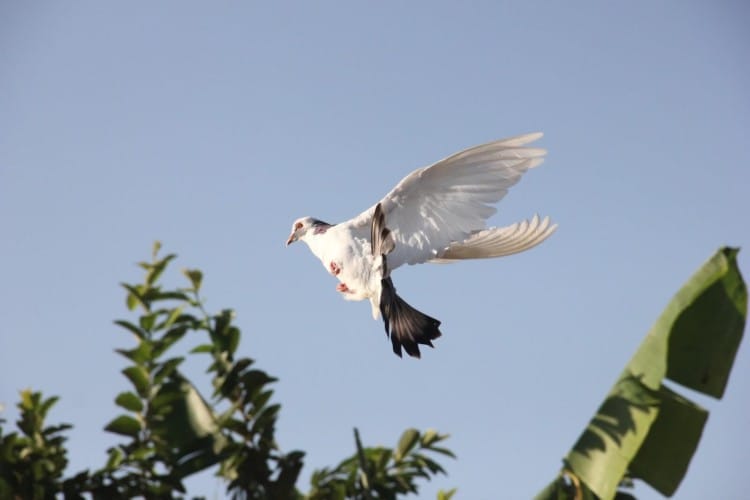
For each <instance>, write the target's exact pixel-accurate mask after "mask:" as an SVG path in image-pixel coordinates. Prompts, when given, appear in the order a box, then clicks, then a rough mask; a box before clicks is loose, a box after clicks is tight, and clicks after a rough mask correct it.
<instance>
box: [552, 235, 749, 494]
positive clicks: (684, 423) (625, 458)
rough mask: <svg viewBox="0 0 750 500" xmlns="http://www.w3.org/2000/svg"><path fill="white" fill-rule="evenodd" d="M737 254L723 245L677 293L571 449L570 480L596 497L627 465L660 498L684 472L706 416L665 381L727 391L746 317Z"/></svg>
mask: <svg viewBox="0 0 750 500" xmlns="http://www.w3.org/2000/svg"><path fill="white" fill-rule="evenodd" d="M736 256H737V250H736V249H730V248H723V249H720V250H719V251H718V252H717V253H716V254H715V255H714V256H713V257H712V258H711V259H709V260H708V261H707V262H706V263H705V264H704V265H703V266H702V267H701V268H700V269H699V270H698V272H697V273H695V274H694V275H693V276H692V277H691V278H690V279H689V280H688V282H687V283H686V284H685V285H684V286H683V287H682V288H681V289H680V290H679V292H678V293H677V294H676V295H675V297H674V298H673V299H672V301H671V302H670V303H669V305H668V306H667V308H666V309H665V311H664V312H663V314H662V315H661V317H660V318H659V319H658V320H657V322H656V324H655V325H654V326H653V328H652V329H651V331H649V333H648V335H647V336H646V338H645V339H644V341H643V343H642V344H641V346H640V347H639V348H638V350H637V351H636V353H635V355H634V356H633V358H632V359H631V360H630V362H629V363H628V364H627V365H626V367H625V370H624V371H623V373H622V374H621V375H620V378H619V379H618V381H617V382H616V383H615V385H614V387H613V388H612V390H611V391H610V393H609V394H608V395H607V398H606V400H605V401H604V403H603V404H602V405H601V406H600V408H599V410H598V411H597V414H596V415H595V416H594V418H593V419H592V420H591V423H590V424H589V425H588V427H587V428H586V430H585V431H584V433H583V435H582V436H581V437H580V439H579V440H578V442H577V443H576V444H575V446H574V447H573V449H572V450H571V452H570V453H569V454H568V456H567V458H566V460H565V463H566V465H567V467H569V468H570V470H571V471H572V474H571V477H578V478H580V479H581V481H582V484H583V485H585V486H586V487H588V488H589V489H590V490H591V491H592V492H593V494H595V495H596V496H598V497H599V498H604V499H607V498H613V497H614V496H615V495H616V492H617V488H618V485H619V484H620V481H621V480H622V478H623V476H624V475H625V473H626V471H628V470H631V471H632V472H633V474H634V475H636V476H638V477H640V478H642V479H643V480H644V481H646V482H647V483H649V484H650V485H651V486H653V487H654V488H656V489H657V490H658V491H660V492H662V493H663V494H665V495H672V494H673V493H674V491H675V490H676V489H677V487H678V485H679V484H680V482H681V480H682V478H683V477H684V475H685V472H686V470H687V467H688V464H689V463H690V460H691V458H692V456H693V454H694V452H695V449H696V447H697V446H698V442H699V440H700V436H701V433H702V431H703V426H704V424H705V421H706V418H707V415H708V414H707V412H706V410H704V409H703V408H700V407H699V406H697V405H695V404H693V403H691V402H690V401H688V400H687V399H685V398H683V397H681V396H679V395H678V394H676V393H674V392H672V391H671V390H669V389H668V388H666V387H664V386H663V385H662V382H663V379H664V378H669V379H671V380H673V381H675V382H678V383H680V384H683V385H685V386H687V387H690V388H692V389H695V390H697V391H700V392H703V393H705V394H708V395H712V396H714V397H717V398H720V397H721V396H722V394H723V393H724V389H725V388H726V384H727V381H728V378H729V373H730V371H731V369H732V364H733V362H734V357H735V355H736V353H737V349H738V347H739V343H740V341H741V339H742V333H743V329H744V325H745V320H746V316H747V289H746V287H745V283H744V281H743V279H742V275H741V274H740V272H739V269H738V267H737V262H736Z"/></svg>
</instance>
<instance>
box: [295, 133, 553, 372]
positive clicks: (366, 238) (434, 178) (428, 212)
mask: <svg viewBox="0 0 750 500" xmlns="http://www.w3.org/2000/svg"><path fill="white" fill-rule="evenodd" d="M541 136H542V134H541V133H533V134H525V135H520V136H516V137H511V138H507V139H501V140H498V141H493V142H488V143H486V144H481V145H479V146H474V147H472V148H469V149H466V150H464V151H461V152H459V153H456V154H454V155H451V156H449V157H447V158H445V159H443V160H440V161H438V162H437V163H434V164H433V165H430V166H429V167H424V168H420V169H417V170H415V171H414V172H412V173H411V174H409V175H407V176H406V177H404V179H402V180H401V182H399V183H398V184H397V185H396V187H394V188H393V189H392V190H391V192H389V193H388V194H387V195H385V197H384V198H383V199H382V200H380V201H379V202H378V203H376V204H375V205H374V206H372V207H371V208H369V209H367V210H365V211H364V212H362V213H361V214H360V215H358V216H357V217H355V218H353V219H351V220H348V221H346V222H342V223H339V224H328V223H326V222H323V221H321V220H318V219H315V218H312V217H303V218H301V219H297V220H296V221H295V222H294V224H293V226H292V232H291V234H290V235H289V239H288V240H287V242H286V243H287V245H289V244H291V243H293V242H295V241H298V240H300V241H304V242H305V243H307V245H308V246H309V247H310V250H311V251H312V253H313V254H314V255H315V256H316V257H318V258H319V259H320V261H321V262H322V263H323V265H324V266H325V268H326V269H327V270H328V272H330V273H331V274H332V275H334V276H336V277H337V278H338V280H339V284H338V285H337V287H336V290H338V291H339V292H340V293H341V294H342V296H343V297H344V298H345V299H347V300H365V299H369V300H370V304H371V305H372V313H373V317H374V318H376V319H377V317H378V316H380V315H382V317H383V321H384V323H385V331H386V334H388V335H389V336H390V339H391V342H392V344H393V352H394V353H396V354H397V355H398V356H401V349H402V348H403V349H404V350H405V351H406V353H407V354H409V355H410V356H414V357H417V358H418V357H419V356H420V352H419V344H422V345H428V346H432V341H433V340H434V339H436V338H438V337H439V336H440V335H441V333H440V329H439V326H440V321H438V320H436V319H435V318H432V317H430V316H427V315H426V314H423V313H421V312H420V311H418V310H416V309H414V308H413V307H412V306H410V305H409V304H407V303H406V302H405V301H404V300H403V299H402V298H401V297H400V296H398V294H396V289H395V287H394V286H393V282H392V280H391V276H390V274H391V272H393V270H395V269H397V268H398V267H400V266H402V265H403V264H420V263H423V262H435V263H446V262H456V261H459V260H465V259H484V258H491V257H502V256H505V255H511V254H514V253H518V252H522V251H524V250H528V249H529V248H532V247H534V246H536V245H538V244H539V243H541V242H542V241H544V240H545V239H547V237H549V236H550V235H551V234H552V233H553V232H554V231H555V229H556V228H557V225H553V224H551V223H550V220H549V218H548V217H545V218H544V219H541V220H540V219H539V217H537V216H534V217H533V218H532V219H531V220H530V221H521V222H517V223H515V224H512V225H510V226H506V227H499V228H498V227H490V228H488V227H487V226H486V220H487V219H488V218H489V217H490V216H491V215H493V214H494V213H495V212H496V209H495V207H494V206H492V205H493V204H494V203H497V202H499V201H500V200H501V199H502V198H503V196H505V194H506V193H507V192H508V188H510V187H511V186H512V185H514V184H515V183H516V182H518V181H519V180H520V178H521V176H522V175H523V174H524V173H526V171H527V170H529V169H531V168H534V167H536V166H537V165H539V164H541V163H542V161H543V159H544V155H545V154H546V151H545V150H544V149H540V148H533V147H528V146H527V144H529V143H531V142H533V141H535V140H537V139H539V138H540V137H541Z"/></svg>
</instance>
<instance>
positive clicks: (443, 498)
mask: <svg viewBox="0 0 750 500" xmlns="http://www.w3.org/2000/svg"><path fill="white" fill-rule="evenodd" d="M456 491H457V489H456V488H453V489H450V490H448V491H445V490H440V491H438V494H437V500H451V498H453V495H455V494H456Z"/></svg>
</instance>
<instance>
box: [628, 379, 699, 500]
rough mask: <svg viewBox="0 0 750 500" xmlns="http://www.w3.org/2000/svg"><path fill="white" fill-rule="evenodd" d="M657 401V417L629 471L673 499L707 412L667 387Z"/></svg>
mask: <svg viewBox="0 0 750 500" xmlns="http://www.w3.org/2000/svg"><path fill="white" fill-rule="evenodd" d="M659 398H660V406H659V414H658V415H657V417H656V420H655V421H654V423H653V424H652V425H651V429H650V431H649V433H648V435H647V436H646V440H645V441H644V442H643V444H642V445H641V447H640V449H639V450H638V453H637V454H636V456H635V458H634V459H633V461H632V462H631V463H630V467H629V470H630V473H631V474H632V475H633V476H635V477H638V478H640V479H643V480H644V481H646V482H647V483H648V484H650V485H651V486H652V487H654V488H655V489H656V490H657V491H659V492H661V493H663V494H664V495H666V496H672V494H674V492H675V491H676V490H677V487H678V486H679V485H680V481H681V480H682V478H683V477H684V476H685V473H686V472H687V468H688V465H689V464H690V459H691V458H692V457H693V454H694V453H695V450H696V448H697V446H698V442H699V441H700V438H701V434H702V433H703V427H704V425H705V424H706V420H707V419H708V411H706V410H704V409H703V408H701V407H700V406H698V405H696V404H694V403H692V402H690V401H688V400H687V399H685V398H683V397H682V396H680V395H679V394H677V393H675V392H673V391H671V390H669V389H668V388H667V387H662V388H661V389H660V390H659Z"/></svg>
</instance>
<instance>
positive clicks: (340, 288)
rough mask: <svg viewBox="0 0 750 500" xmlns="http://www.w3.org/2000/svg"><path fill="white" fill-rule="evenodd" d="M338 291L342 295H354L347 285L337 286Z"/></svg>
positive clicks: (340, 284)
mask: <svg viewBox="0 0 750 500" xmlns="http://www.w3.org/2000/svg"><path fill="white" fill-rule="evenodd" d="M336 291H337V292H341V293H353V292H352V291H351V290H349V287H348V286H346V283H339V284H338V285H336Z"/></svg>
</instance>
